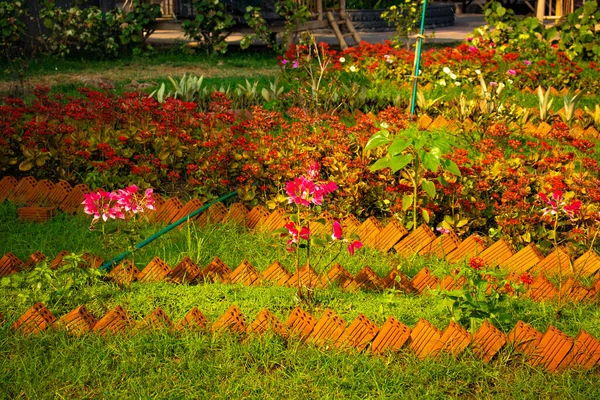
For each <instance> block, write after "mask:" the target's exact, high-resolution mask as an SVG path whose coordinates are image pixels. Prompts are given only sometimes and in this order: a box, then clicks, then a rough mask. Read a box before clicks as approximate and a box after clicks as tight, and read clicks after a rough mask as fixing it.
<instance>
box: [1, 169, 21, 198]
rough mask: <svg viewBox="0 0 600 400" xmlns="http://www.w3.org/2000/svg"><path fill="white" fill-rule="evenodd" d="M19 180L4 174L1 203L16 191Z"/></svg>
mask: <svg viewBox="0 0 600 400" xmlns="http://www.w3.org/2000/svg"><path fill="white" fill-rule="evenodd" d="M18 184H19V182H18V181H17V180H16V179H15V178H14V177H12V176H8V175H7V176H4V177H2V179H0V204H2V203H4V200H6V199H7V198H8V196H9V195H10V194H11V193H12V192H13V191H14V189H15V187H16V186H17V185H18Z"/></svg>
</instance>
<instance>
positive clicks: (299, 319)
mask: <svg viewBox="0 0 600 400" xmlns="http://www.w3.org/2000/svg"><path fill="white" fill-rule="evenodd" d="M315 325H317V319H316V318H315V317H313V316H312V315H310V314H309V313H307V312H306V311H304V310H303V309H301V308H300V307H296V308H294V310H292V312H291V313H290V315H289V316H288V318H287V320H286V321H285V326H286V328H287V330H288V332H290V333H291V334H293V335H296V336H298V337H299V338H300V339H301V340H305V339H306V338H308V336H309V335H310V334H311V332H312V331H313V329H314V328H315Z"/></svg>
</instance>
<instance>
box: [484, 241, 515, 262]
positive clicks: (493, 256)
mask: <svg viewBox="0 0 600 400" xmlns="http://www.w3.org/2000/svg"><path fill="white" fill-rule="evenodd" d="M514 254H515V249H514V248H513V247H512V246H511V245H510V244H509V243H508V242H507V241H506V239H500V240H498V241H496V243H494V244H493V245H491V246H490V247H488V248H487V249H485V250H483V251H482V252H481V254H480V255H479V256H480V257H481V258H483V260H484V261H485V263H486V265H488V266H490V267H496V266H498V265H500V264H502V263H503V262H505V261H506V260H508V259H509V258H510V257H512V256H513V255H514Z"/></svg>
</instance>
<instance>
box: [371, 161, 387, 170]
mask: <svg viewBox="0 0 600 400" xmlns="http://www.w3.org/2000/svg"><path fill="white" fill-rule="evenodd" d="M389 166H390V160H388V159H387V158H381V159H379V160H377V161H375V163H374V164H373V165H371V166H370V167H369V169H370V170H371V171H378V170H380V169H383V168H388V167H389Z"/></svg>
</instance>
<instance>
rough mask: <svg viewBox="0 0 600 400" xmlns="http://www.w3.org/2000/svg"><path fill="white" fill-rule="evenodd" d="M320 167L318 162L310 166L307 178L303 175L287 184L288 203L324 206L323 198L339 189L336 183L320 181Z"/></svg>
mask: <svg viewBox="0 0 600 400" xmlns="http://www.w3.org/2000/svg"><path fill="white" fill-rule="evenodd" d="M320 168H321V167H320V165H319V163H318V162H316V161H315V162H313V163H311V164H310V166H309V169H308V173H307V174H306V176H304V175H302V176H299V177H297V178H294V179H293V180H291V181H289V182H287V183H286V184H285V191H286V193H287V195H288V202H290V203H295V204H298V205H302V206H307V207H308V206H310V205H311V203H312V204H316V205H321V204H323V197H324V196H325V195H327V194H329V193H332V192H333V191H335V190H336V189H337V185H336V183H335V182H329V181H327V182H321V181H318V178H319V170H320Z"/></svg>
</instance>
